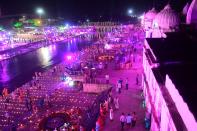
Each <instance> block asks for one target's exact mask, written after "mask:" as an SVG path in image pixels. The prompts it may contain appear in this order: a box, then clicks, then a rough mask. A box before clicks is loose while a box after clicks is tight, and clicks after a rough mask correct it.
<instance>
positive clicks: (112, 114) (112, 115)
mask: <svg viewBox="0 0 197 131" xmlns="http://www.w3.org/2000/svg"><path fill="white" fill-rule="evenodd" d="M109 119H110V120H111V121H113V119H114V112H113V109H112V107H111V108H110V111H109Z"/></svg>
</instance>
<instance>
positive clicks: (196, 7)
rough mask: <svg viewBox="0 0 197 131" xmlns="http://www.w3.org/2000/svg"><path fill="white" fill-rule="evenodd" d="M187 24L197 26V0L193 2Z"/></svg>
mask: <svg viewBox="0 0 197 131" xmlns="http://www.w3.org/2000/svg"><path fill="white" fill-rule="evenodd" d="M186 22H187V24H192V23H196V24H197V0H193V1H192V3H191V5H190V7H189V9H188V12H187V20H186Z"/></svg>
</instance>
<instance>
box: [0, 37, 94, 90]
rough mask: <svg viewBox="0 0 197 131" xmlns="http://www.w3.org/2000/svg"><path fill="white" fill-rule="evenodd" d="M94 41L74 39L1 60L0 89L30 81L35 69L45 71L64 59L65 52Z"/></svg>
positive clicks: (79, 48) (11, 88)
mask: <svg viewBox="0 0 197 131" xmlns="http://www.w3.org/2000/svg"><path fill="white" fill-rule="evenodd" d="M91 43H92V41H91V40H90V41H89V40H81V39H73V40H72V41H69V42H66V43H58V44H54V45H50V46H47V47H42V48H40V49H37V50H35V51H32V52H29V53H26V54H23V55H19V56H16V57H14V58H12V59H9V60H6V61H2V62H0V91H1V90H2V87H5V86H6V87H9V88H10V90H13V89H14V88H16V87H18V86H21V84H24V83H25V82H27V81H29V80H30V79H31V77H32V75H33V74H34V72H35V71H43V70H45V69H47V68H48V67H50V66H52V65H54V64H57V63H60V62H61V61H63V60H64V56H65V54H68V53H69V52H70V53H71V52H74V51H78V50H81V49H82V48H84V47H85V46H88V45H90V44H91Z"/></svg>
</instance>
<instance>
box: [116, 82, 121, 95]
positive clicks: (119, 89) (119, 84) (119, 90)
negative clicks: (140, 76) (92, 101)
mask: <svg viewBox="0 0 197 131" xmlns="http://www.w3.org/2000/svg"><path fill="white" fill-rule="evenodd" d="M117 88H118V93H119V94H120V93H121V83H120V82H118V85H117Z"/></svg>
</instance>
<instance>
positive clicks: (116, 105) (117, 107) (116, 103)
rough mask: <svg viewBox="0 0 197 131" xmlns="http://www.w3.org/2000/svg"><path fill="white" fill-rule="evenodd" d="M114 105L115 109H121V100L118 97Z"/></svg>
mask: <svg viewBox="0 0 197 131" xmlns="http://www.w3.org/2000/svg"><path fill="white" fill-rule="evenodd" d="M114 104H115V108H116V109H119V99H118V97H116V98H115V100H114Z"/></svg>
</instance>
